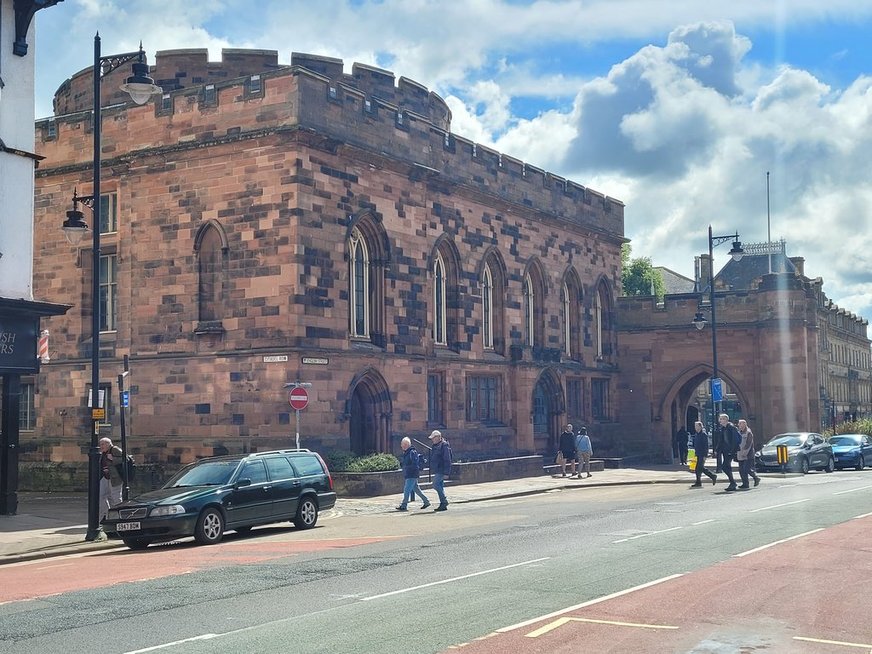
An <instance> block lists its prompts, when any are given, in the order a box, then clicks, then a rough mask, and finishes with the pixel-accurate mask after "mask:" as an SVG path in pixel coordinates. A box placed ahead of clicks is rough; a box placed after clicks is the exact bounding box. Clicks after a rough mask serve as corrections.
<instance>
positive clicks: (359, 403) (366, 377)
mask: <svg viewBox="0 0 872 654" xmlns="http://www.w3.org/2000/svg"><path fill="white" fill-rule="evenodd" d="M391 414H392V409H391V393H390V390H389V389H388V385H387V383H386V382H385V380H384V377H382V376H381V374H379V373H378V371H376V370H373V369H371V368H370V369H368V370H365V371H364V372H362V373H360V374H359V375H357V376H356V377H355V378H354V379H353V380H352V382H351V386H350V387H349V392H348V416H349V420H348V440H349V449H350V450H351V452H352V453H354V454H356V455H358V456H365V455H367V454H373V453H377V452H387V451H388V448H389V444H388V435H389V434H390V433H391Z"/></svg>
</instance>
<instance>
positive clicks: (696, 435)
mask: <svg viewBox="0 0 872 654" xmlns="http://www.w3.org/2000/svg"><path fill="white" fill-rule="evenodd" d="M693 428H694V432H693V452H694V455H695V457H696V461H695V462H694V464H692V466H691V469H692V470H693V471H694V472H695V473H696V483H695V484H691V485H690V487H691V488H701V487H702V476H703V475H705V476H706V477H708V478H709V479H711V480H712V486H714V485H715V484H716V483H718V476H717V475H716V474H715V473H713V472H712V471H711V470H709V469H707V468H706V467H705V459H706V457H707V456H708V452H709V436H708V434H707V433H706V431H705V429H703V427H702V423H701V422H700V421H699V420H697V421H696V422H695V423H694V425H693Z"/></svg>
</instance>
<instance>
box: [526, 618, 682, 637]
mask: <svg viewBox="0 0 872 654" xmlns="http://www.w3.org/2000/svg"><path fill="white" fill-rule="evenodd" d="M569 622H589V623H591V624H607V625H611V626H614V627H635V628H637V629H678V627H676V626H674V625H667V624H642V623H639V622H618V621H617V620H594V619H593V618H576V617H575V616H569V617H568V618H558V619H557V620H555V621H554V622H552V623H550V624H546V625H545V626H544V627H539V628H538V629H536V630H535V631H531V632H530V633H529V634H524V636H525V637H526V638H538V637H539V636H542V635H543V634H547V633H548V632H549V631H554V630H555V629H557V628H558V627H562V626H563V625H565V624H567V623H569Z"/></svg>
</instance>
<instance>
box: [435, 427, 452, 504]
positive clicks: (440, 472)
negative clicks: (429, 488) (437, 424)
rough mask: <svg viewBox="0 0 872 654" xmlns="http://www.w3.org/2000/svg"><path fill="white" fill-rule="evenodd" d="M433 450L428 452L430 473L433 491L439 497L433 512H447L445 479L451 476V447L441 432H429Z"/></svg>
mask: <svg viewBox="0 0 872 654" xmlns="http://www.w3.org/2000/svg"><path fill="white" fill-rule="evenodd" d="M430 441H431V442H432V443H433V448H432V449H431V450H430V471H431V472H432V473H433V489H434V490H435V491H436V494H437V495H438V496H439V506H437V507H436V508H435V509H433V510H434V511H447V510H448V499H447V498H446V497H445V478H446V477H448V475H450V474H451V446H450V445H449V444H448V441H447V440H445V439H444V438H443V437H442V432H441V431H439V430H438V429H434V430H433V431H432V432H430Z"/></svg>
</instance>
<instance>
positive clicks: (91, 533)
mask: <svg viewBox="0 0 872 654" xmlns="http://www.w3.org/2000/svg"><path fill="white" fill-rule="evenodd" d="M134 60H136V63H134V64H133V75H132V76H131V77H128V78H127V82H126V83H125V84H123V85H122V86H121V89H122V90H123V91H126V92H127V93H129V94H130V97H131V99H132V100H133V101H134V102H135V103H136V104H144V103H146V102H148V99H149V97H151V96H152V95H153V94H155V93H160V92H161V90H162V89H161V88H160V87H159V86H155V84H154V80H153V79H151V78H150V77H149V76H148V65H147V64H146V63H145V52H144V51H143V49H142V44H141V43H140V44H139V50H138V51H137V52H128V53H126V54H120V55H109V56H106V57H103V56H101V55H100V34H99V33H97V34H96V35H95V36H94V70H93V73H94V125H93V128H94V171H93V174H94V191H93V194H92V195H86V196H80V195H78V193H77V192H76V191H74V192H73V210H72V211H67V219H66V221H65V222H64V224H63V229H64V234H65V235H66V237H67V240H68V241H69V242H70V243H71V244H72V245H77V244H78V243H79V241H81V240H82V237H83V236H84V235H85V233H86V232H87V231H88V225H87V223H85V221H84V217H83V216H82V212H81V211H79V207H78V204H79V202H81V203H82V204H84V205H85V206H88V207H90V208H91V210H92V211H93V214H94V222H93V225H92V228H91V234H92V237H93V246H92V253H91V254H92V256H93V264H92V268H91V274H92V275H93V279H92V284H91V303H92V308H91V313H92V318H91V421H92V423H93V429H92V430H91V448H90V450H89V452H88V531H87V532H86V533H85V540H87V541H92V540H97V539H98V538H99V537H100V524H99V519H100V507H99V504H98V502H99V499H100V449H99V446H98V438H99V435H100V421H101V420H102V419H104V418H105V414H104V411H105V410H104V409H103V408H102V407H101V406H100V127H101V103H100V86H101V81H102V79H103V76H104V75H108V74H109V73H111V72H112V71H113V70H116V69H117V68H119V67H120V66H123V65H124V64H126V63H127V62H129V61H134ZM125 454H126V453H125Z"/></svg>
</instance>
